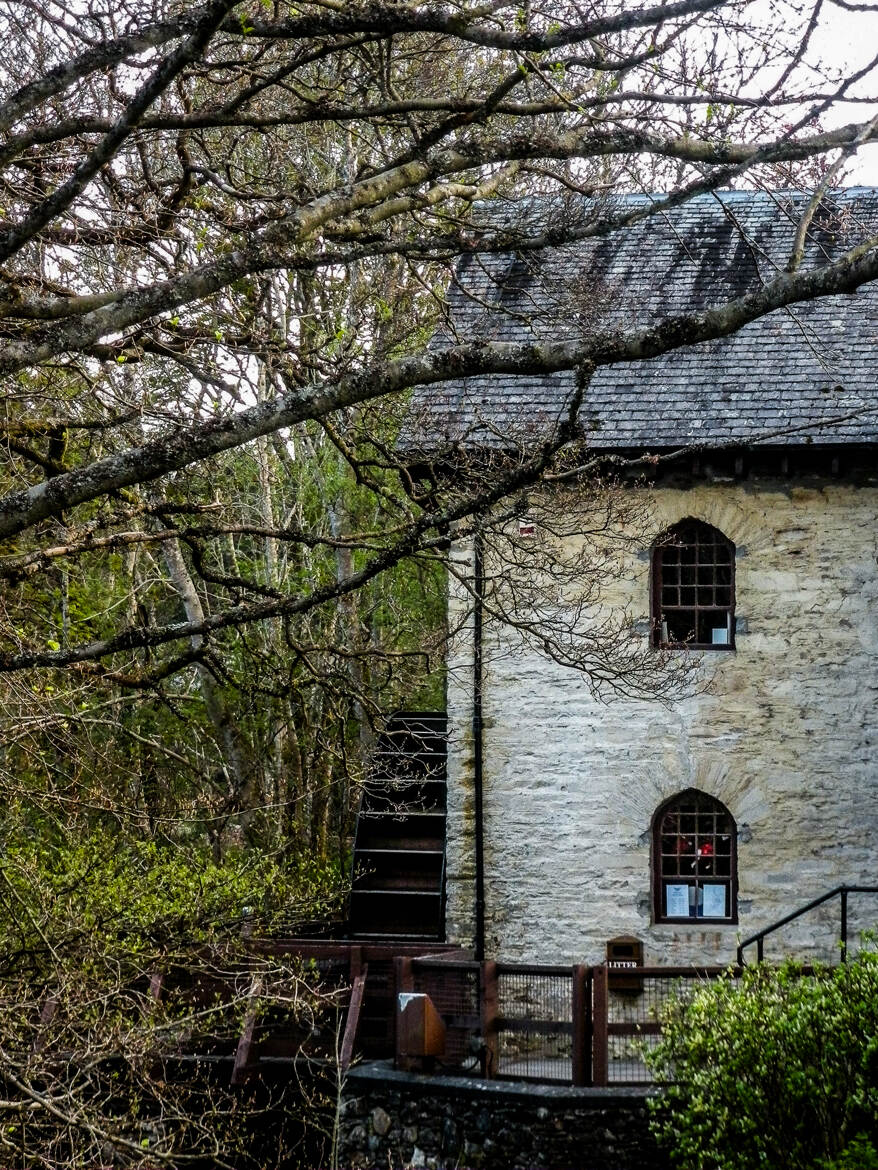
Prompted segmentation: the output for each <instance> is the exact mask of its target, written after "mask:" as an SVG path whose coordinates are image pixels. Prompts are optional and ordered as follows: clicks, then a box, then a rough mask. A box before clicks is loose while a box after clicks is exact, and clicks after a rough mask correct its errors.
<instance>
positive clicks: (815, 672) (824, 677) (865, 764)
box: [447, 481, 878, 964]
mask: <svg viewBox="0 0 878 1170" xmlns="http://www.w3.org/2000/svg"><path fill="white" fill-rule="evenodd" d="M650 496H651V499H652V503H653V511H652V517H653V520H652V527H653V534H654V535H657V534H658V533H660V532H661V531H663V530H664V529H665V528H666V527H667V526H668V525H670V524H673V523H675V522H676V521H677V520H680V519H682V518H683V517H686V516H694V517H697V518H699V519H702V520H704V521H706V522H707V523H709V524H712V525H714V526H716V527H717V528H719V529H720V530H721V531H723V532H724V533H725V534H726V535H727V536H728V537H730V538H731V539H732V540H733V541H734V542H735V545H736V547H737V563H736V593H737V604H736V614H737V617H738V619H739V625H743V626H744V627H745V628H746V630H747V631H748V632H746V633H741V634H739V635H738V636H737V639H736V650H735V652H734V653H719V652H717V653H711V652H707V653H705V654H703V656H702V658H703V662H702V665H701V667H700V668H699V669H700V671H701V677H702V682H703V683H704V684H705V686H704V688H703V689H702V690H701V693H699V694H697V695H694V696H690V697H687V698H683V699H678V700H676V701H673V702H672V703H671V704H670V705H669V706H665V705H662V704H661V703H659V702H658V701H653V700H641V701H634V700H629V699H614V700H612V701H611V702H610V703H609V704H601V703H599V702H597V701H596V700H595V699H593V698H592V697H591V695H590V693H589V690H588V688H587V686H586V685H585V683H584V681H583V680H582V679H581V678H580V677H578V675H577V673H576V672H575V671H573V670H571V669H569V668H564V667H561V666H558V665H557V664H555V663H553V662H551V661H548V660H547V659H546V658H545V657H543V656H542V655H541V654H539V653H537V652H536V651H534V650H532V649H530V648H528V647H523V646H522V645H520V644H519V643H518V642H516V639H515V636H514V635H513V634H511V633H510V632H509V631H508V630H499V629H497V628H496V626H492V625H490V624H489V625H488V627H487V629H486V644H485V653H486V666H485V684H484V718H485V732H484V752H485V781H484V794H485V795H484V801H485V850H486V854H485V857H486V875H487V885H486V901H487V934H488V938H487V952H488V954H489V955H490V956H492V957H496V958H500V959H505V960H508V961H530V962H568V961H580V962H588V963H593V962H600V961H602V960H603V958H604V954H605V949H604V948H605V942H606V940H607V939H609V938H611V937H614V936H616V935H620V934H632V935H635V936H637V937H639V938H641V939H643V941H644V944H645V947H644V949H645V959H646V962H647V963H648V964H649V963H657V964H658V963H692V962H726V961H731V960H732V959H733V958H734V954H735V948H736V945H737V937H738V935H739V934H740V935H747V934H750V933H752V932H753V931H755V930H758V929H759V928H760V927H762V926H764V925H767V924H768V923H769V922H771V921H773V920H775V919H777V918H779V917H781V916H782V915H784V914H786V913H788V912H789V911H791V910H793V909H795V908H796V907H798V906H800V905H801V904H802V903H804V902H805V901H807V900H809V899H811V898H813V897H815V896H817V895H819V894H820V893H822V892H824V891H825V890H827V889H829V888H830V887H831V886H834V885H836V884H838V883H839V882H843V881H846V882H870V881H872V880H874V877H873V875H876V872H878V831H876V830H878V769H876V763H875V759H876V755H875V740H876V736H878V708H876V700H878V613H876V601H878V568H876V552H878V490H876V489H875V488H874V487H872V486H859V487H856V486H852V485H847V484H843V483H836V482H823V483H820V484H816V483H814V484H810V485H809V486H802V485H796V484H795V483H791V482H782V481H773V482H770V483H765V482H763V483H761V484H758V485H754V484H746V483H742V484H720V483H715V484H705V485H702V486H696V487H694V488H691V489H689V490H685V491H684V490H675V489H671V488H660V489H654V490H653V491H652V492H651V493H650ZM455 555H456V557H457V559H458V562H459V568H460V569H461V570H462V571H466V569H467V568H468V565H469V560H470V550H468V549H467V548H465V547H462V548H459V549H457V550H456V554H455ZM648 581H649V557H648V544H645V545H644V547H643V548H642V549H641V550H640V551H639V555H638V554H637V553H636V552H632V553H631V555H630V557H629V558H628V560H627V562H626V569H625V572H624V573H622V574H621V575H620V578H619V579H618V580H616V581H613V582H610V583H608V585H607V588H606V603H607V605H608V606H611V607H619V608H620V609H626V610H627V611H629V612H630V613H631V615H632V619H633V622H632V626H633V629H632V636H639V637H643V638H646V637H647V634H646V633H645V632H642V633H640V634H634V632H633V631H634V629H639V630H641V631H645V630H646V629H647V628H648V619H649V584H648ZM468 608H470V602H469V599H468V597H467V596H466V595H465V593H464V591H463V590H462V589H461V588H460V587H459V586H458V587H457V588H456V589H452V596H451V606H450V616H451V620H452V622H457V621H460V620H463V616H464V615H465V613H466V612H467V610H468ZM470 633H471V630H470V628H468V627H467V626H466V625H464V629H463V630H462V631H461V636H460V637H459V638H458V639H457V642H456V648H455V651H454V654H453V655H452V657H451V660H450V662H449V667H450V669H449V694H448V709H449V717H450V718H449V723H450V727H451V730H452V740H451V744H450V754H449V822H448V861H447V875H448V878H447V881H448V930H449V938H451V939H453V940H455V941H460V942H461V943H463V944H471V943H472V932H473V774H472V732H471V717H472V707H471V701H472V661H471V653H472V652H471V638H470V636H469V635H470ZM690 787H691V788H697V789H700V790H701V791H703V792H707V793H709V794H711V795H712V796H715V797H717V798H718V799H719V800H721V801H722V802H723V803H724V804H725V805H726V806H727V807H728V808H729V809H730V811H731V813H732V815H733V816H734V818H735V820H736V822H737V825H738V830H739V842H738V874H739V899H738V909H739V925H738V926H737V927H736V926H732V925H729V926H719V927H715V926H710V927H708V926H703V927H695V926H693V927H683V928H681V927H679V926H675V925H663V924H658V925H655V924H653V923H652V899H651V892H650V880H651V879H650V874H651V870H650V838H651V831H650V828H651V822H652V817H653V814H654V811H655V809H656V808H657V806H658V805H659V804H661V802H662V801H664V800H665V799H666V798H668V797H670V796H672V795H674V794H676V793H679V792H681V791H683V790H684V789H687V788H690ZM851 905H852V913H851V918H852V927H853V929H854V930H855V929H856V928H857V927H858V926H860V925H865V924H867V923H870V922H874V921H875V920H876V918H878V898H872V899H871V900H870V899H868V898H866V897H864V898H863V899H861V900H860V901H852V904H851ZM837 914H838V910H837V903H836V905H835V906H834V908H833V910H832V911H828V910H827V911H826V912H822V913H817V914H812V915H810V916H809V917H808V918H806V919H802V920H800V921H799V923H798V924H794V925H792V926H790V927H788V928H786V929H785V932H784V934H783V936H782V940H783V941H782V943H781V942H780V941H778V942H777V943H774V944H771V945H772V946H773V947H774V948H775V951H774V952H772V951H771V949H769V952H768V953H769V955H770V954H772V953H780V951H781V950H783V951H784V953H790V952H791V951H792V952H794V953H797V954H799V955H801V956H803V957H807V958H815V957H823V958H831V957H832V956H833V954H834V953H835V950H834V947H835V942H834V939H835V938H837Z"/></svg>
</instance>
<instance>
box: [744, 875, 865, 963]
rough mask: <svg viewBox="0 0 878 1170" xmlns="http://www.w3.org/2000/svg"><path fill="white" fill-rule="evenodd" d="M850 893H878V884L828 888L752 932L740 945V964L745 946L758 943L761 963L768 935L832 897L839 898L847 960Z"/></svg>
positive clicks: (841, 938)
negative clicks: (805, 903)
mask: <svg viewBox="0 0 878 1170" xmlns="http://www.w3.org/2000/svg"><path fill="white" fill-rule="evenodd" d="M850 894H878V886H848V885H843V886H835V888H834V889H832V890H827V892H826V893H825V894H821V895H820V897H819V898H814V899H813V901H811V902H808V904H807V905H805V906H800V907H799V909H798V910H794V911H793V912H792V913H791V914H787V915H786V917H784V918H779V919H778V920H777V922H772V923H771V924H770V925H769V926H765V927H763V928H762V930H758V931H757V932H756V933H755V934H751V935H750V936H749V938H745V939H744V941H743V942H742V943H741V944H740V946H739V947H738V965H739V966H741V967H743V965H744V949H745V947H749V946H752V945H753V944H754V943H755V944H756V961H757V962H759V963H761V962H762V960H763V958H764V955H765V946H764V944H765V939H766V938H767V936H768V935H770V934H774V932H775V931H776V930H780V928H781V927H782V926H786V925H787V923H788V922H793V921H794V920H795V919H796V918H801V917H802V915H803V914H807V913H808V911H809V910H814V909H816V907H818V906H822V905H823V903H824V902H829V901H830V900H831V899H832V898H838V899H839V933H838V940H839V946H840V950H841V961H842V962H843V963H846V962H847V957H848V896H849V895H850Z"/></svg>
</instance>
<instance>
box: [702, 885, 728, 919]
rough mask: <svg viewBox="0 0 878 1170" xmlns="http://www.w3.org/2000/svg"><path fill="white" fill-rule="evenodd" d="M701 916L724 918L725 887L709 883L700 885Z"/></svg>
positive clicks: (725, 914)
mask: <svg viewBox="0 0 878 1170" xmlns="http://www.w3.org/2000/svg"><path fill="white" fill-rule="evenodd" d="M701 916H702V918H726V917H727V916H728V915H727V913H726V887H725V886H724V885H717V884H713V883H711V884H710V885H703V886H702V887H701Z"/></svg>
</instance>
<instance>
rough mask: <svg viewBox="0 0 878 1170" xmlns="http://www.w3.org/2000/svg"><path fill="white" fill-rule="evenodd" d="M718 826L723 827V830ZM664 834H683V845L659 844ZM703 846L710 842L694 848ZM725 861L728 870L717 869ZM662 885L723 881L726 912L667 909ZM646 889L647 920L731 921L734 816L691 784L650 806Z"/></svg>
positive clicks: (735, 916)
mask: <svg viewBox="0 0 878 1170" xmlns="http://www.w3.org/2000/svg"><path fill="white" fill-rule="evenodd" d="M668 817H672V818H676V820H675V823H674V824H673V825H669V824H668V820H667V818H668ZM685 817H689V818H693V821H694V823H693V827H692V829H691V831H690V830H689V826H688V823H687V822H685V821H683V818H685ZM711 822H712V826H711ZM718 825H719V826H720V828H718V827H717V826H718ZM711 827H712V831H710V830H711ZM722 828H724V829H725V830H726V831H725V832H723V831H722ZM670 837H677V838H678V839H682V838H685V840H684V842H683V849H682V850H680V849H679V848H678V849H677V850H672V849H668V848H666V847H664V846H666V845H667V841H668V838H670ZM690 838H691V840H690ZM725 838H728V841H727V844H728V852H727V853H726V852H725V851H724V848H725V845H726V841H725ZM690 846H691V847H690ZM705 846H709V847H710V849H709V851H705V852H704V853H701V852H700V850H701V849H703V848H704V847H705ZM690 858H691V862H690ZM693 862H694V865H693V864H692V863H693ZM669 863H670V864H669ZM726 865H727V866H728V870H729V872H728V873H727V874H725V873H722V872H719V871H720V870H722V869H724V868H726ZM672 870H673V872H671V871H672ZM711 870H712V871H713V872H711ZM666 885H685V886H688V887H692V888H695V889H696V890H697V889H698V888H699V887H703V886H704V885H724V886H725V887H726V890H727V894H726V897H727V905H728V909H729V913H728V915H725V916H722V917H704V916H697V915H693V914H689V915H686V916H682V915H680V916H672V915H669V914H667V913H666V912H665V905H666V903H665V887H666ZM652 894H653V921H654V922H656V923H670V924H676V925H688V926H703V925H708V926H709V925H715V926H735V925H737V922H738V827H737V825H736V824H735V818H734V817H733V816H732V814H731V813H730V812H729V810H728V809H727V808H726V806H725V805H724V804H723V803H722V802H721V801H719V800H717V799H716V798H715V797H713V796H709V795H708V794H707V793H706V792H700V791H699V790H698V789H697V788H688V789H686V791H685V792H679V793H677V795H676V796H672V797H671V798H670V799H669V800H666V801H664V802H663V803H662V804H661V805H659V807H658V808H657V809H656V812H655V815H654V816H653V821H652Z"/></svg>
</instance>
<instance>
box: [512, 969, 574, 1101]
mask: <svg viewBox="0 0 878 1170" xmlns="http://www.w3.org/2000/svg"><path fill="white" fill-rule="evenodd" d="M572 990H573V982H572V974H571V972H569V971H567V972H555V971H553V972H540V971H538V970H535V969H528V968H520V969H519V970H515V971H513V970H508V969H506V970H499V971H498V975H497V1015H498V1021H497V1023H498V1037H497V1039H498V1064H497V1073H498V1075H499V1076H501V1077H516V1078H521V1077H527V1078H534V1079H538V1080H543V1081H565V1082H569V1081H570V1080H571V1079H572V1068H573V1063H572V1057H573V1053H572V1046H573V1009H572Z"/></svg>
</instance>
